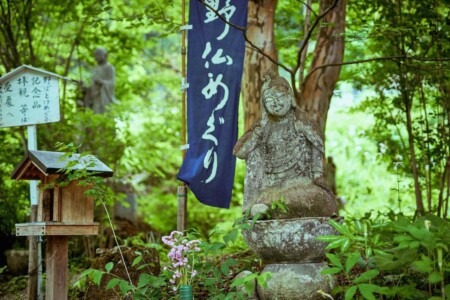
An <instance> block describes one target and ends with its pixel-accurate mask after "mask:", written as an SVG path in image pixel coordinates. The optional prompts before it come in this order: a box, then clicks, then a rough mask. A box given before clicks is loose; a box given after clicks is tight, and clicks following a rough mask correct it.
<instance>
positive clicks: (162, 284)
mask: <svg viewBox="0 0 450 300" xmlns="http://www.w3.org/2000/svg"><path fill="white" fill-rule="evenodd" d="M252 224H254V222H249V221H248V220H247V219H246V218H244V217H243V218H240V219H238V220H236V221H235V223H234V225H233V227H232V228H231V229H229V230H225V231H224V230H222V229H216V230H213V231H212V232H211V234H210V235H209V236H208V238H207V239H202V241H201V243H200V244H199V247H200V249H201V251H200V252H199V253H196V259H195V263H194V266H193V269H194V270H196V271H197V272H198V273H197V275H196V276H195V279H196V280H194V281H192V285H193V289H194V293H195V295H196V298H201V299H246V297H247V296H248V295H251V294H252V293H253V291H254V288H255V282H258V284H260V285H263V286H265V285H266V281H267V280H268V279H269V278H270V276H271V274H270V273H263V274H258V273H254V272H249V273H248V274H246V275H244V276H241V277H237V278H234V277H235V275H236V274H237V273H239V272H240V271H241V270H242V269H244V268H249V267H251V264H252V263H253V261H254V258H253V257H250V260H249V261H248V262H247V263H246V262H245V261H246V259H248V258H246V257H245V256H241V258H240V259H237V257H238V256H240V255H242V254H245V252H244V251H245V250H246V249H245V248H242V247H241V246H239V244H240V242H239V239H240V238H241V236H240V231H241V230H242V229H248V228H249V227H250V226H252ZM199 238H200V235H199V233H198V232H197V231H195V230H191V231H189V232H188V233H187V235H186V243H187V242H188V241H193V240H197V239H199ZM159 249H160V251H161V255H160V257H161V258H162V259H163V264H165V265H166V266H167V265H168V264H169V261H167V249H164V248H161V247H159ZM240 253H241V254H240ZM136 254H137V255H138V256H137V257H136V258H135V259H134V261H133V263H132V267H137V269H143V268H145V267H146V262H145V261H144V260H143V256H142V253H139V252H137V253H136ZM112 269H113V264H112V263H108V264H106V265H105V270H104V271H103V270H94V269H88V270H86V271H84V272H82V273H81V275H80V276H79V278H78V280H77V281H76V283H75V286H76V287H77V288H79V289H83V288H85V287H86V280H87V279H89V280H90V281H91V282H93V283H94V284H96V285H100V284H101V282H102V278H103V276H105V275H106V274H108V275H110V276H112V278H111V279H110V280H109V282H108V283H107V285H106V289H107V290H109V289H114V290H116V291H117V292H118V293H120V294H121V295H122V296H125V295H132V296H133V299H175V297H176V285H174V284H173V283H171V282H170V280H171V279H172V276H173V272H172V271H170V270H169V269H167V268H164V270H163V271H162V272H161V274H159V275H158V276H156V275H154V274H147V273H145V274H142V275H141V276H140V278H139V280H138V282H133V283H130V282H129V281H128V280H127V279H124V278H119V277H117V276H116V275H114V274H112V273H111V272H110V271H111V270H112ZM233 278H234V279H233Z"/></svg>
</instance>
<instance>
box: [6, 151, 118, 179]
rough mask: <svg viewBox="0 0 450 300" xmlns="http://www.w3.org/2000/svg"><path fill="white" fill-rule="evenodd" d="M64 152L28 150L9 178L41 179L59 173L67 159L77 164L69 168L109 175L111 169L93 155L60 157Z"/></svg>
mask: <svg viewBox="0 0 450 300" xmlns="http://www.w3.org/2000/svg"><path fill="white" fill-rule="evenodd" d="M64 154H65V153H64V152H50V151H39V150H29V151H28V153H27V155H26V156H25V157H24V159H23V160H22V161H21V162H20V163H19V164H18V165H17V167H16V168H15V169H14V171H13V173H12V175H11V178H12V179H15V180H42V179H43V178H44V177H48V176H49V175H50V174H60V170H61V169H63V168H65V167H66V166H67V163H68V162H69V161H77V162H78V164H76V165H75V166H73V167H71V168H69V169H72V170H80V169H83V168H86V170H87V171H88V172H93V173H95V175H96V176H100V177H111V176H112V175H113V171H112V170H111V169H110V168H109V167H108V166H107V165H105V164H104V163H103V162H101V161H100V160H99V159H98V158H97V157H95V156H93V155H86V156H82V157H81V158H80V154H73V155H72V157H70V158H64V159H62V157H63V155H64Z"/></svg>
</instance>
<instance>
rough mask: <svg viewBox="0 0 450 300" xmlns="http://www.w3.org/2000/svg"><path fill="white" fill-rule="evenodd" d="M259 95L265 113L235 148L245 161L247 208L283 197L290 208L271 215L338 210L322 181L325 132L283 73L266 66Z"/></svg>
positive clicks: (317, 214) (311, 214) (328, 213)
mask: <svg viewBox="0 0 450 300" xmlns="http://www.w3.org/2000/svg"><path fill="white" fill-rule="evenodd" d="M261 94H262V99H261V102H262V103H261V107H262V117H261V119H260V120H259V121H256V122H255V123H254V124H253V126H252V128H251V129H250V130H249V131H248V132H247V133H245V134H244V135H243V136H242V137H241V138H240V139H239V140H238V142H237V143H236V146H235V148H234V154H235V155H236V156H237V157H239V158H241V159H245V160H246V171H247V173H246V178H245V183H244V186H245V193H244V205H243V209H244V211H247V210H249V209H251V207H252V206H253V205H254V204H257V203H259V204H264V205H267V207H271V204H272V202H273V201H280V200H281V201H283V202H284V204H285V205H286V207H287V209H288V210H287V213H276V214H274V215H272V217H274V218H277V219H279V218H298V217H300V218H301V217H322V216H331V215H333V214H335V213H336V212H337V205H336V202H335V200H334V196H333V194H332V193H331V191H330V189H329V188H327V186H326V184H325V183H324V180H323V157H324V147H323V137H322V134H321V133H320V130H319V129H318V127H317V125H316V123H315V122H314V121H313V120H312V119H311V118H310V117H309V116H308V115H307V114H306V113H304V112H302V111H301V110H300V109H299V108H297V106H296V104H295V100H294V97H293V94H292V89H291V87H290V86H289V83H288V82H287V80H286V79H284V78H283V77H280V76H277V75H275V74H274V73H273V72H271V71H268V72H267V73H266V74H265V81H264V84H263V87H262V92H261Z"/></svg>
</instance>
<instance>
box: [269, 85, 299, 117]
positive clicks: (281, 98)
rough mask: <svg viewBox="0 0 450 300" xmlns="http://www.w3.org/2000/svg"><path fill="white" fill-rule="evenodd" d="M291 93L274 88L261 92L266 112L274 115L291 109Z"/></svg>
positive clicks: (282, 113)
mask: <svg viewBox="0 0 450 300" xmlns="http://www.w3.org/2000/svg"><path fill="white" fill-rule="evenodd" d="M291 102H292V99H291V95H290V94H289V93H287V92H283V91H278V90H276V89H270V90H266V91H265V92H264V94H263V103H264V106H265V107H266V110H267V112H268V113H269V114H270V115H273V116H275V117H282V116H284V115H286V114H287V113H288V112H289V110H290V109H291Z"/></svg>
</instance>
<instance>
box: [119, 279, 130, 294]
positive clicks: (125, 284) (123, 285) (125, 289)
mask: <svg viewBox="0 0 450 300" xmlns="http://www.w3.org/2000/svg"><path fill="white" fill-rule="evenodd" d="M119 288H120V291H121V292H122V295H126V294H127V293H128V291H129V290H131V289H132V286H131V285H130V284H129V283H128V282H126V281H124V280H121V281H120V283H119Z"/></svg>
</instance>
